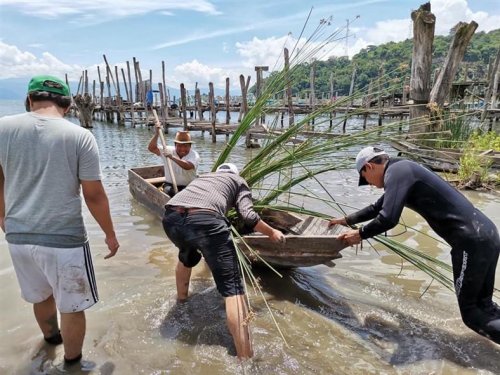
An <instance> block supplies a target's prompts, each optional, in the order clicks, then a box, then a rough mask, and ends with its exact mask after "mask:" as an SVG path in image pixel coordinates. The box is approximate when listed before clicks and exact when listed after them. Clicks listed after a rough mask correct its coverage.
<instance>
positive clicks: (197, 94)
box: [194, 82, 203, 121]
mask: <svg viewBox="0 0 500 375" xmlns="http://www.w3.org/2000/svg"><path fill="white" fill-rule="evenodd" d="M194 100H195V103H196V109H197V110H198V119H199V120H200V121H202V120H203V105H202V103H201V92H200V89H199V88H198V82H196V88H195V89H194Z"/></svg>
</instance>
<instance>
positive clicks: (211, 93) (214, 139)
mask: <svg viewBox="0 0 500 375" xmlns="http://www.w3.org/2000/svg"><path fill="white" fill-rule="evenodd" d="M208 90H209V92H208V102H209V103H210V117H211V121H212V143H215V142H217V134H216V131H217V129H216V128H215V120H216V115H217V114H216V113H215V94H214V84H213V83H212V82H209V83H208Z"/></svg>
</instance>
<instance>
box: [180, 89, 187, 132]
mask: <svg viewBox="0 0 500 375" xmlns="http://www.w3.org/2000/svg"><path fill="white" fill-rule="evenodd" d="M181 112H182V118H183V123H184V130H188V123H187V116H186V88H185V87H184V83H181Z"/></svg>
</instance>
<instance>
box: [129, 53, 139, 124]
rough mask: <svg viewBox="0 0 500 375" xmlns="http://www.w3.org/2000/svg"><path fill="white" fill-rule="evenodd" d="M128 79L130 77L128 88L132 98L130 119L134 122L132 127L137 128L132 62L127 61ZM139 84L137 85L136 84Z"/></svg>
mask: <svg viewBox="0 0 500 375" xmlns="http://www.w3.org/2000/svg"><path fill="white" fill-rule="evenodd" d="M127 77H128V83H129V85H128V88H129V97H130V118H131V120H132V127H134V128H135V106H134V94H133V90H132V77H131V75H130V62H129V61H128V60H127ZM136 84H137V83H136Z"/></svg>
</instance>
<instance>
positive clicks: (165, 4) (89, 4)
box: [0, 0, 220, 22]
mask: <svg viewBox="0 0 500 375" xmlns="http://www.w3.org/2000/svg"><path fill="white" fill-rule="evenodd" d="M0 4H1V5H2V7H12V8H16V9H17V10H18V11H20V12H22V13H24V14H28V15H31V16H35V17H41V18H51V19H54V18H60V17H67V16H72V17H77V18H80V19H82V20H86V21H90V20H92V19H93V20H95V22H99V19H100V18H101V19H102V18H108V17H111V18H116V17H126V16H130V15H141V14H146V13H149V12H162V13H166V14H171V13H172V12H173V11H176V10H188V11H193V12H200V13H207V14H212V15H213V14H220V12H219V11H218V10H217V9H216V8H215V6H214V5H213V4H212V3H211V2H210V1H207V0H183V1H177V0H160V1H159V0H141V1H136V0H107V1H102V0H51V1H45V0H0Z"/></svg>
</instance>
